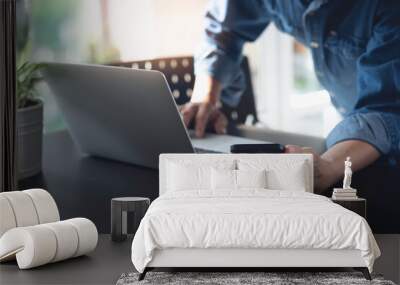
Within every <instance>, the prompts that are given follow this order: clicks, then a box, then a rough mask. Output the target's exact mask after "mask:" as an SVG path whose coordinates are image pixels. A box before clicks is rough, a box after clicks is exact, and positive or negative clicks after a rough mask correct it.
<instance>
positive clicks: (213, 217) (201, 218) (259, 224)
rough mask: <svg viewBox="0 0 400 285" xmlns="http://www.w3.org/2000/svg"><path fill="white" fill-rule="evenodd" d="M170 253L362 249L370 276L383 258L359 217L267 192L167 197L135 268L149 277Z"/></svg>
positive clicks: (157, 205)
mask: <svg viewBox="0 0 400 285" xmlns="http://www.w3.org/2000/svg"><path fill="white" fill-rule="evenodd" d="M165 248H274V249H281V248H289V249H300V248H301V249H357V250H360V251H361V255H362V258H363V259H364V260H365V264H366V266H367V267H368V268H369V270H370V271H372V267H373V263H374V260H375V259H376V258H377V257H379V255H380V251H379V248H378V246H377V244H376V241H375V239H374V237H373V235H372V232H371V230H370V228H369V226H368V223H367V222H366V221H365V219H363V218H362V217H360V216H359V215H357V214H355V213H353V212H351V211H349V210H346V209H344V208H342V207H341V206H339V205H337V204H335V203H333V202H331V201H330V200H329V199H328V198H326V197H323V196H320V195H315V194H311V193H306V192H300V191H278V190H274V191H272V190H265V189H264V190H257V189H247V190H240V191H232V192H230V191H218V193H216V192H214V193H211V192H206V191H202V192H199V191H182V192H169V193H166V194H163V195H162V196H160V197H159V198H158V199H156V200H155V201H154V202H153V203H152V204H151V206H150V208H149V210H148V211H147V213H146V215H145V217H144V218H143V220H142V221H141V223H140V226H139V229H138V231H137V232H136V235H135V237H134V240H133V243H132V262H133V264H134V266H135V267H136V269H137V270H138V271H139V272H143V270H144V268H145V267H146V265H147V264H148V263H149V262H150V261H151V260H152V258H153V252H154V250H155V249H165Z"/></svg>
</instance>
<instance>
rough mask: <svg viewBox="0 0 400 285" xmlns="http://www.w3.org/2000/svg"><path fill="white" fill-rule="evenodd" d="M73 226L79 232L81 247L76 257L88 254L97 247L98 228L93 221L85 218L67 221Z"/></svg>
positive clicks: (79, 246)
mask: <svg viewBox="0 0 400 285" xmlns="http://www.w3.org/2000/svg"><path fill="white" fill-rule="evenodd" d="M65 222H69V223H70V224H71V225H73V226H74V227H75V229H76V231H77V232H78V238H79V245H78V249H77V251H76V253H75V255H74V257H76V256H79V255H83V254H86V253H88V252H91V251H92V250H94V249H95V248H96V246H97V240H98V233H97V228H96V226H95V225H94V224H93V222H92V221H90V220H88V219H85V218H74V219H69V220H65Z"/></svg>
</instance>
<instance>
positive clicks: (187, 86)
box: [110, 56, 258, 124]
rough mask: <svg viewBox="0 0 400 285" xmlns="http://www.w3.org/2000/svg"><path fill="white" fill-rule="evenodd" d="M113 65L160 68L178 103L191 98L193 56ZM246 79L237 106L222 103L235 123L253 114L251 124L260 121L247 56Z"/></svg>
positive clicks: (243, 62)
mask: <svg viewBox="0 0 400 285" xmlns="http://www.w3.org/2000/svg"><path fill="white" fill-rule="evenodd" d="M110 65H112V66H123V67H130V68H139V69H148V70H158V71H160V72H162V73H164V75H165V77H166V78H167V81H168V84H169V87H170V89H171V91H172V94H173V95H174V97H175V101H176V103H177V104H178V105H182V104H185V103H186V102H188V101H189V100H190V96H191V95H192V92H193V86H194V79H195V77H194V68H193V57H192V56H181V57H169V58H157V59H151V60H140V61H130V62H116V63H112V64H110ZM241 67H242V70H243V74H244V76H245V81H246V89H245V91H244V93H243V95H242V97H241V100H240V102H239V104H238V106H237V107H235V108H232V107H230V106H228V105H226V104H223V105H222V111H223V112H224V113H225V114H226V115H227V117H228V118H229V120H230V121H231V122H232V123H234V124H243V123H245V122H246V120H247V118H248V116H249V115H251V116H252V117H251V118H252V120H251V124H255V123H257V122H258V117H257V111H256V106H255V101H254V93H253V86H252V83H251V76H250V68H249V62H248V59H247V58H246V57H244V58H243V61H242V63H241Z"/></svg>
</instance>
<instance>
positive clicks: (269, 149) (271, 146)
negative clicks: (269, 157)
mask: <svg viewBox="0 0 400 285" xmlns="http://www.w3.org/2000/svg"><path fill="white" fill-rule="evenodd" d="M284 152H285V146H284V145H281V144H279V143H263V144H233V145H231V153H284Z"/></svg>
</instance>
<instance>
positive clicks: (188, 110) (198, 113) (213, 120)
mask: <svg viewBox="0 0 400 285" xmlns="http://www.w3.org/2000/svg"><path fill="white" fill-rule="evenodd" d="M181 114H182V116H183V121H184V123H185V125H186V126H189V124H190V122H191V121H192V120H194V122H195V133H196V137H199V138H200V137H203V136H204V133H205V130H206V127H207V125H208V124H211V125H212V126H213V128H214V130H215V132H216V133H217V134H225V133H226V127H227V125H228V119H227V118H226V117H225V115H224V114H223V113H222V112H221V111H220V110H219V109H218V108H217V107H216V106H214V105H213V104H211V103H207V102H206V103H192V102H190V103H187V104H185V105H184V106H183V107H182V108H181Z"/></svg>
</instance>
